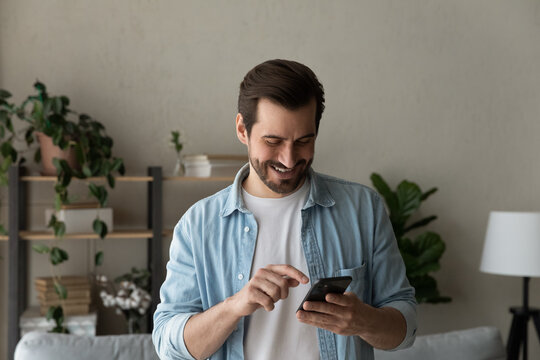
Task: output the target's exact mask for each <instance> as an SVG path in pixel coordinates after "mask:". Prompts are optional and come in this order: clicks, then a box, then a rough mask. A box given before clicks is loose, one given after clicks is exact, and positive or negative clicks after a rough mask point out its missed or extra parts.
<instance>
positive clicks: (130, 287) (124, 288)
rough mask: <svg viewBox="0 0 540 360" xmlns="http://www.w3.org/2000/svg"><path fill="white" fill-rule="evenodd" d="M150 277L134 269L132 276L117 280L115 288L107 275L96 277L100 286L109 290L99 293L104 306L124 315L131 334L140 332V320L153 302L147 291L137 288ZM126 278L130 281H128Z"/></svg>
mask: <svg viewBox="0 0 540 360" xmlns="http://www.w3.org/2000/svg"><path fill="white" fill-rule="evenodd" d="M148 277H149V273H148V271H146V270H138V269H135V268H133V269H132V273H131V274H125V275H122V276H121V277H120V278H117V279H116V280H115V282H116V283H117V286H114V284H112V283H111V282H109V281H108V279H107V277H106V276H105V275H97V276H96V281H97V283H98V284H99V285H101V286H102V287H103V288H109V289H103V290H101V291H100V293H99V296H100V297H101V301H102V303H103V306H105V307H107V308H111V307H113V308H116V313H117V314H119V315H121V314H123V315H124V317H125V319H126V321H127V324H128V330H129V332H130V333H134V332H139V331H140V320H141V319H142V317H143V316H144V315H145V314H146V312H147V311H148V308H149V307H150V304H151V302H152V298H151V296H150V294H149V293H148V292H147V291H146V290H145V289H143V288H141V287H140V286H137V283H138V284H144V283H145V279H147V278H148ZM126 278H127V279H129V280H126ZM132 280H133V281H132ZM143 286H144V285H143Z"/></svg>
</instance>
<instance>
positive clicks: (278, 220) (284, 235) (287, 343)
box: [242, 181, 319, 360]
mask: <svg viewBox="0 0 540 360" xmlns="http://www.w3.org/2000/svg"><path fill="white" fill-rule="evenodd" d="M308 193H309V181H304V184H303V185H302V187H301V188H300V189H298V190H297V191H296V192H294V193H292V194H290V195H288V196H286V197H283V198H276V199H275V198H259V197H255V196H253V195H250V194H248V193H247V192H246V191H245V190H243V192H242V194H243V197H244V202H245V204H246V207H247V209H248V210H249V211H251V212H252V213H253V215H254V216H255V219H256V220H257V224H258V233H257V244H256V247H255V256H254V258H253V264H252V267H251V275H252V276H253V274H255V272H256V271H257V270H258V269H259V268H264V267H266V266H267V265H269V264H289V265H292V266H294V267H295V268H297V269H299V270H300V271H302V272H303V273H304V274H306V275H307V276H308V277H309V273H308V267H307V263H306V259H305V257H304V252H303V250H302V243H301V238H300V231H301V226H302V215H301V210H302V207H303V206H304V203H305V200H306V197H307V195H308ZM309 287H310V284H306V285H303V284H300V285H299V286H297V287H295V288H289V296H288V297H287V298H286V299H284V300H279V301H278V302H277V303H275V308H274V310H272V311H270V312H267V311H266V310H264V309H263V308H260V309H258V310H256V311H255V312H254V313H253V314H252V315H251V316H248V317H247V318H246V335H245V338H244V355H245V358H246V359H248V360H253V359H256V360H263V359H269V360H270V359H271V360H274V359H319V346H318V343H317V328H315V327H313V326H310V325H306V324H303V323H301V322H299V321H298V320H297V319H296V310H297V309H298V306H300V303H301V302H302V300H303V299H304V296H305V295H306V294H307V292H308V290H309Z"/></svg>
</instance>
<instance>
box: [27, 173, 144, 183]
mask: <svg viewBox="0 0 540 360" xmlns="http://www.w3.org/2000/svg"><path fill="white" fill-rule="evenodd" d="M114 179H115V180H116V181H118V182H151V181H153V180H154V179H153V178H152V177H151V176H115V177H114ZM56 180H57V178H56V176H41V175H29V176H21V181H28V182H47V181H48V182H56ZM72 180H75V181H106V180H107V179H106V178H105V177H103V176H102V177H89V178H86V179H79V178H73V179H72Z"/></svg>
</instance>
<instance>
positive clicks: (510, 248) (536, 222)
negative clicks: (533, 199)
mask: <svg viewBox="0 0 540 360" xmlns="http://www.w3.org/2000/svg"><path fill="white" fill-rule="evenodd" d="M480 271H482V272H485V273H490V274H497V275H508V276H519V277H522V278H523V306H522V307H511V308H510V312H511V313H512V315H513V318H512V325H511V328H510V335H509V336H508V342H507V353H508V359H509V360H510V359H515V360H517V359H518V357H519V352H520V347H522V348H523V359H527V327H528V323H529V320H530V319H532V320H533V322H534V325H535V327H536V333H537V335H538V338H539V340H540V309H537V308H531V307H529V281H530V278H531V277H540V213H539V212H503V211H492V212H491V213H490V214H489V221H488V226H487V231H486V238H485V242H484V250H483V252H482V261H481V264H480Z"/></svg>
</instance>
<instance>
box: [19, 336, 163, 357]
mask: <svg viewBox="0 0 540 360" xmlns="http://www.w3.org/2000/svg"><path fill="white" fill-rule="evenodd" d="M36 359H40V360H61V359H79V360H90V359H92V360H94V359H116V360H159V358H158V356H157V354H156V351H155V350H154V344H153V343H152V337H151V335H150V334H141V335H114V336H78V335H66V334H51V333H43V332H30V333H28V334H25V335H24V336H23V337H22V338H21V340H20V341H19V343H18V344H17V347H16V348H15V360H36Z"/></svg>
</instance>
